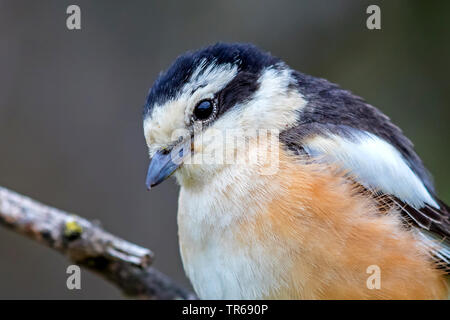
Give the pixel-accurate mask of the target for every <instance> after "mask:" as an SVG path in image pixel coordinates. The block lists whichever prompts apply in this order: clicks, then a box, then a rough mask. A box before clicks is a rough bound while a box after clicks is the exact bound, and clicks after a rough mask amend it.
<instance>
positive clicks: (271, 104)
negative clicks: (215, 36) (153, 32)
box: [144, 43, 304, 188]
mask: <svg viewBox="0 0 450 320" xmlns="http://www.w3.org/2000/svg"><path fill="white" fill-rule="evenodd" d="M303 103H304V101H303V100H302V98H301V96H300V95H299V94H298V91H297V90H295V80H294V79H293V77H292V70H291V69H289V68H288V67H287V66H286V64H284V63H283V62H282V61H281V60H279V59H277V58H275V57H273V56H271V55H270V54H268V53H265V52H263V51H261V50H259V49H258V48H256V47H255V46H253V45H249V44H223V43H219V44H216V45H213V46H210V47H206V48H204V49H201V50H199V51H196V52H188V53H186V54H184V55H182V56H180V57H178V58H177V59H176V60H175V62H174V63H173V64H172V66H171V67H170V68H169V69H168V70H167V71H166V72H164V73H162V74H161V75H160V76H159V78H158V79H157V80H156V81H155V83H154V85H153V87H152V88H151V89H150V92H149V94H148V97H147V101H146V105H145V108H144V134H145V139H146V142H147V145H148V148H149V154H150V157H151V158H152V160H151V163H150V166H149V170H148V175H147V186H148V188H150V187H152V186H155V185H157V184H159V183H160V182H162V181H163V180H165V179H166V178H167V177H169V176H170V175H172V174H173V173H174V172H175V175H176V177H177V180H178V181H179V182H180V183H181V184H182V185H183V184H185V183H189V182H195V181H201V180H205V179H209V178H211V177H212V176H213V175H214V174H215V173H216V172H218V171H220V170H221V169H223V168H224V167H225V166H230V165H233V163H230V162H227V161H225V160H224V154H225V155H229V154H235V153H237V152H239V151H240V149H242V148H243V147H242V146H240V145H239V143H234V142H233V143H231V142H230V141H235V140H234V139H235V138H236V137H238V138H243V140H244V141H247V142H249V140H251V137H254V135H255V132H258V130H262V131H264V130H267V131H268V132H275V131H276V130H278V131H281V130H284V129H286V128H287V127H289V125H293V124H294V123H295V121H296V115H295V112H296V110H297V109H298V108H299V107H300V106H301V105H302V104H303ZM230 136H232V139H231V140H230V139H229V138H230ZM241 141H242V140H241Z"/></svg>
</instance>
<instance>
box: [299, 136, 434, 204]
mask: <svg viewBox="0 0 450 320" xmlns="http://www.w3.org/2000/svg"><path fill="white" fill-rule="evenodd" d="M353 133H354V137H353V136H352V137H351V138H345V137H341V136H338V135H335V134H330V135H328V136H314V137H312V138H309V139H306V141H305V142H304V144H303V147H304V149H305V151H306V152H307V153H308V154H309V155H311V156H313V157H316V156H318V157H323V158H324V161H326V162H331V163H336V164H338V165H340V166H342V168H343V169H345V170H348V171H349V172H350V173H351V174H353V175H354V177H355V178H356V179H357V180H358V182H359V183H361V184H362V185H363V186H364V187H366V188H369V189H371V190H375V191H376V190H379V191H382V192H383V193H386V194H391V195H394V196H396V197H397V198H399V199H400V200H402V201H403V202H405V203H407V204H409V205H410V206H413V207H414V208H421V207H423V206H424V204H425V203H426V204H429V205H431V206H433V207H435V208H439V205H438V204H437V203H436V201H435V200H434V199H433V198H432V197H431V195H430V194H429V192H428V191H427V189H426V188H425V186H424V184H423V183H422V181H421V180H420V178H419V177H418V176H417V175H416V174H415V173H414V172H413V171H412V170H411V168H410V167H409V166H408V164H407V162H406V161H405V160H404V158H403V156H402V155H401V154H400V152H399V151H398V150H397V149H395V148H394V147H393V146H392V145H391V144H389V143H388V142H386V141H385V140H383V139H381V138H379V137H377V136H375V135H373V134H371V133H368V132H365V131H356V130H355V132H353Z"/></svg>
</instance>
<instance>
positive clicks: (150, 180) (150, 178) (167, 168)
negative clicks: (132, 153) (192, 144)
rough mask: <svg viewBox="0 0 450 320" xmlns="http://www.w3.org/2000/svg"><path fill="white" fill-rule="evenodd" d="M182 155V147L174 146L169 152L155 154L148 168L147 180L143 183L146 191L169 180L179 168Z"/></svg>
mask: <svg viewBox="0 0 450 320" xmlns="http://www.w3.org/2000/svg"><path fill="white" fill-rule="evenodd" d="M183 155H184V151H183V146H176V147H175V148H173V149H172V150H171V151H169V152H168V151H167V150H159V151H158V152H156V153H155V155H154V156H153V157H152V159H151V161H150V165H149V166H148V172H147V179H146V181H145V184H146V185H147V189H148V190H150V189H151V188H152V187H154V186H156V185H158V184H160V183H161V182H163V181H164V180H166V179H167V178H169V177H170V176H171V175H172V173H174V172H175V170H177V169H178V168H179V167H180V166H181V164H182V159H183Z"/></svg>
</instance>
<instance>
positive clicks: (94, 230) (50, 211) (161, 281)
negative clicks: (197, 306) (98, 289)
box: [0, 187, 196, 299]
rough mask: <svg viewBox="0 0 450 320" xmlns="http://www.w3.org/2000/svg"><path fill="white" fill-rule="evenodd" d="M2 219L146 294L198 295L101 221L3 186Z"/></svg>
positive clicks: (128, 289) (127, 289)
mask: <svg viewBox="0 0 450 320" xmlns="http://www.w3.org/2000/svg"><path fill="white" fill-rule="evenodd" d="M0 225H4V226H6V227H7V228H9V229H11V230H14V231H16V232H18V233H20V234H22V235H26V236H28V237H29V238H31V239H33V240H36V241H37V242H39V243H42V244H45V245H46V246H48V247H50V248H52V249H55V250H57V251H59V252H61V253H62V254H64V255H66V256H67V257H68V258H69V259H70V260H71V261H73V262H74V263H76V264H78V265H81V266H84V267H86V268H88V269H90V270H92V271H94V272H96V273H97V274H99V275H101V276H103V277H104V278H106V279H108V280H109V281H111V282H112V283H113V284H115V285H116V286H117V287H119V288H120V289H121V290H122V292H123V293H124V294H125V295H127V296H129V297H135V298H144V299H196V296H195V295H194V294H193V293H191V292H189V291H187V290H185V289H183V288H181V287H179V286H178V285H176V284H175V283H174V282H173V281H172V280H171V279H170V278H168V277H167V276H166V275H164V274H162V273H161V272H159V271H158V270H156V269H154V268H152V267H150V264H151V263H152V260H153V253H152V252H151V251H150V250H148V249H145V248H142V247H140V246H137V245H135V244H132V243H130V242H127V241H125V240H123V239H120V238H118V237H116V236H114V235H112V234H111V233H108V232H106V231H105V230H103V229H102V228H101V227H100V226H99V225H97V224H95V223H93V222H90V221H88V220H86V219H83V218H81V217H79V216H76V215H73V214H69V213H67V212H64V211H62V210H59V209H55V208H52V207H49V206H46V205H43V204H41V203H38V202H37V201H34V200H32V199H30V198H27V197H25V196H22V195H20V194H17V193H15V192H12V191H10V190H8V189H5V188H2V187H0Z"/></svg>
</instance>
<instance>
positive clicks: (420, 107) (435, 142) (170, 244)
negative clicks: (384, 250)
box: [0, 0, 450, 299]
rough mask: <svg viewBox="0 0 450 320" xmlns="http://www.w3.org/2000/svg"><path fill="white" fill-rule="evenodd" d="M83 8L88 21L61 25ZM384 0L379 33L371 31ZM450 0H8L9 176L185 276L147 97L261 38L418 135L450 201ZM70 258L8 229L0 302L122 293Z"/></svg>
mask: <svg viewBox="0 0 450 320" xmlns="http://www.w3.org/2000/svg"><path fill="white" fill-rule="evenodd" d="M74 3H75V4H78V5H79V6H80V7H81V10H82V30H81V31H69V30H67V29H66V22H65V20H66V17H67V15H66V13H65V11H66V8H67V6H68V5H69V4H74ZM373 3H377V4H379V5H380V6H381V10H382V30H381V31H369V30H367V29H366V27H365V19H366V17H367V15H366V13H365V10H366V8H367V6H368V5H369V4H373ZM449 4H450V2H448V1H439V2H438V1H421V2H418V1H417V2H413V1H389V2H388V1H381V2H380V1H257V0H252V1H239V0H227V1H158V2H151V1H126V2H125V1H121V2H118V1H117V2H116V1H105V0H102V1H99V0H97V1H81V0H80V1H70V2H69V1H61V0H55V1H16V0H0V185H2V186H5V187H8V188H11V189H14V190H16V191H18V192H21V193H24V194H27V195H29V196H31V197H33V198H36V199H39V200H40V201H43V202H45V203H48V204H51V205H54V206H56V207H59V208H62V209H66V210H69V211H72V212H76V213H78V214H80V215H83V216H85V217H87V218H90V219H98V220H100V221H102V224H103V225H104V226H105V227H106V228H107V229H108V230H110V231H112V232H114V233H116V234H117V235H120V236H122V237H124V238H126V239H128V240H130V241H133V242H136V243H138V244H141V245H144V246H146V247H149V248H152V249H153V250H154V251H155V253H156V257H157V260H156V266H157V267H158V268H160V269H161V270H163V271H164V272H166V273H167V274H169V275H170V276H172V277H173V278H175V279H177V280H178V281H179V282H181V283H183V284H185V285H188V281H187V279H186V278H185V276H184V273H183V270H182V265H181V261H180V257H179V253H178V245H177V235H176V207H177V206H176V201H177V193H178V190H177V187H176V185H175V183H174V182H173V181H168V182H166V183H164V184H162V185H161V186H159V187H158V188H156V189H154V190H152V191H151V192H150V193H148V192H146V190H145V187H144V178H145V172H146V166H147V164H148V159H147V153H146V148H145V144H144V139H143V135H142V126H141V107H142V105H143V103H144V100H145V96H146V93H147V90H148V88H149V87H150V86H151V84H152V82H153V81H154V79H155V77H156V76H157V75H158V73H159V72H160V70H162V69H164V68H166V67H167V66H168V64H169V63H170V62H171V61H172V60H173V59H174V58H175V57H176V56H177V55H179V54H181V53H183V52H184V51H186V50H188V49H195V48H198V47H200V46H203V45H206V44H210V43H214V42H216V41H219V40H220V41H243V42H253V43H255V44H257V45H259V46H261V47H262V48H264V49H266V50H269V51H271V52H272V53H274V54H275V55H277V56H280V57H281V58H283V59H284V60H286V62H287V63H288V64H289V65H291V66H292V67H293V68H296V69H298V70H300V71H303V72H306V73H309V74H313V75H315V76H321V77H325V78H328V79H329V80H331V81H334V82H337V83H339V84H340V85H342V86H343V87H344V88H347V89H351V90H352V91H353V92H355V93H356V94H358V95H361V96H363V97H364V98H366V99H367V100H368V101H369V102H370V103H372V104H373V105H375V106H377V107H379V108H380V109H381V110H383V111H384V112H385V113H386V114H388V115H389V116H390V117H391V118H392V119H393V120H394V122H396V123H397V124H398V125H400V126H401V127H402V128H403V129H404V131H405V132H406V134H407V135H408V136H409V137H410V138H411V139H412V140H413V141H414V142H415V144H416V149H417V151H418V153H419V155H420V156H421V157H422V158H423V160H424V162H425V163H426V165H427V166H428V168H429V169H430V170H431V172H432V173H433V174H434V176H435V180H436V185H437V189H438V191H439V194H440V196H441V197H442V198H443V199H444V200H446V201H447V202H450V168H449V167H448V158H449V155H450V150H449V138H450V135H449V133H450V130H449V128H448V123H449V120H450V108H449V101H450V90H449V89H450V86H449V78H448V75H449V71H450V59H449V57H450V42H449V40H450V27H449V21H448V15H449V13H450V6H449ZM67 266H68V262H67V260H66V259H65V258H63V257H61V256H59V255H58V254H57V253H54V252H52V251H50V250H48V249H47V248H44V247H41V246H39V245H37V244H35V243H33V242H31V241H29V240H26V239H23V238H21V237H20V236H17V235H15V234H13V233H11V232H9V231H6V230H5V229H0V298H64V299H72V298H77V299H78V298H83V299H90V298H120V297H121V296H120V294H119V292H118V291H117V290H116V289H115V288H114V287H112V286H111V285H110V284H108V283H106V282H104V281H103V280H101V279H99V278H97V277H95V276H93V275H91V274H89V272H87V271H83V273H82V289H81V290H80V291H69V290H67V289H66V285H65V283H66V274H65V270H66V267H67Z"/></svg>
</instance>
